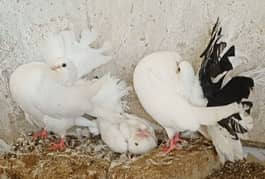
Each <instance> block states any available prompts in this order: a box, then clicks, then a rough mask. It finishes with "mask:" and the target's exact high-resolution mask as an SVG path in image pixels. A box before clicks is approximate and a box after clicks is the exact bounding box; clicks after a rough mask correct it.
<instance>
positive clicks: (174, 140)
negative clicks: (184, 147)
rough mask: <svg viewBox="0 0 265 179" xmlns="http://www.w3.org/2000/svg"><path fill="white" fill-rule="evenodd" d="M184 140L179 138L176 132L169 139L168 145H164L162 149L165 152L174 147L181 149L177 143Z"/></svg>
mask: <svg viewBox="0 0 265 179" xmlns="http://www.w3.org/2000/svg"><path fill="white" fill-rule="evenodd" d="M183 141H184V140H183V139H181V138H180V136H179V134H176V135H175V136H174V137H173V138H172V139H170V141H169V146H166V145H164V146H163V148H162V151H163V152H164V153H166V154H168V153H170V152H171V151H173V150H174V149H181V147H180V146H178V145H177V144H178V143H182V142H183Z"/></svg>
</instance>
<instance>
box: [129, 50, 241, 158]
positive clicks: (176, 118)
mask: <svg viewBox="0 0 265 179" xmlns="http://www.w3.org/2000/svg"><path fill="white" fill-rule="evenodd" d="M133 84H134V88H135V91H136V94H137V96H138V98H139V100H140V102H141V104H142V106H143V108H144V109H145V110H146V112H147V113H149V114H150V115H151V116H152V117H153V119H154V120H156V121H157V122H158V123H159V124H160V125H161V126H163V127H164V128H165V129H166V132H167V135H168V137H169V139H171V140H170V146H169V147H168V148H166V150H165V152H166V153H168V152H170V151H172V150H173V149H174V148H175V147H176V144H177V142H179V141H180V138H179V132H181V131H185V130H190V131H196V130H198V129H199V127H200V125H206V126H209V125H215V124H216V123H217V122H218V121H219V120H221V119H223V118H226V117H228V116H230V115H232V114H234V113H239V112H243V111H244V110H243V107H242V105H241V104H238V103H232V104H228V105H224V106H218V107H199V106H196V105H194V104H193V103H192V101H193V100H196V99H195V98H197V100H198V101H201V102H204V103H205V101H204V99H203V93H202V90H201V87H200V85H199V84H200V83H199V81H198V78H197V77H196V76H195V74H194V70H193V68H192V66H191V64H190V63H188V62H187V61H182V59H181V57H180V56H179V54H178V53H175V52H156V53H153V54H151V55H148V56H146V57H144V58H143V59H142V60H141V61H140V62H139V63H138V64H137V66H136V68H135V71H134V76H133ZM205 104H206V103H205Z"/></svg>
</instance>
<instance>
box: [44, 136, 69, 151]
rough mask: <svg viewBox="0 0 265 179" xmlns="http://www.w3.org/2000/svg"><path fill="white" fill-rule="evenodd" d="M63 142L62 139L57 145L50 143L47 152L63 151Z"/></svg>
mask: <svg viewBox="0 0 265 179" xmlns="http://www.w3.org/2000/svg"><path fill="white" fill-rule="evenodd" d="M64 142H65V140H64V137H62V138H61V140H60V142H59V143H51V146H50V147H49V148H48V150H53V151H54V150H63V149H64V148H65V143H64Z"/></svg>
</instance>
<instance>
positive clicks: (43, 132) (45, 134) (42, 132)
mask: <svg viewBox="0 0 265 179" xmlns="http://www.w3.org/2000/svg"><path fill="white" fill-rule="evenodd" d="M47 137H48V132H47V130H46V129H41V130H40V131H39V132H35V133H34V134H33V136H32V139H33V140H36V139H38V138H41V139H46V138H47Z"/></svg>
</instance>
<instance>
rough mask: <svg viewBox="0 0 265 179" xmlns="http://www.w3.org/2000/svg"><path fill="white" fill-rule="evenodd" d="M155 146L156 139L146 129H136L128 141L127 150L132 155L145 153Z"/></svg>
mask: <svg viewBox="0 0 265 179" xmlns="http://www.w3.org/2000/svg"><path fill="white" fill-rule="evenodd" d="M156 145H157V141H156V138H155V137H154V136H153V134H152V133H151V132H150V131H148V129H147V128H146V129H137V131H136V132H135V133H134V134H133V136H132V137H130V138H129V140H128V150H129V152H131V153H134V154H142V153H146V152H148V151H150V150H152V149H153V148H155V147H156Z"/></svg>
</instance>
